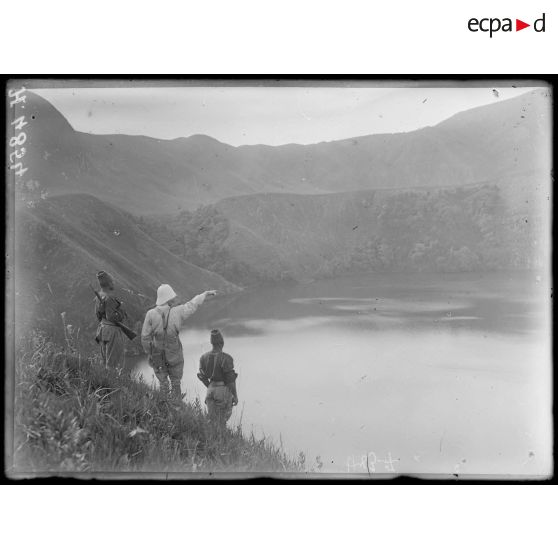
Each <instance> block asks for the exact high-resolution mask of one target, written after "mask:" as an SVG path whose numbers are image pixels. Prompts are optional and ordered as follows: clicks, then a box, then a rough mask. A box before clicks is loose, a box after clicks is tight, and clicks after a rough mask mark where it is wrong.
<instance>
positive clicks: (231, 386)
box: [198, 329, 238, 428]
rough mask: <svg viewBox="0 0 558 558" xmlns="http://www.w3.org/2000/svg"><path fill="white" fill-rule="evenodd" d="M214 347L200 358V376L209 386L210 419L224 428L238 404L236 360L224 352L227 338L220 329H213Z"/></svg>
mask: <svg viewBox="0 0 558 558" xmlns="http://www.w3.org/2000/svg"><path fill="white" fill-rule="evenodd" d="M209 340H210V342H211V345H212V349H211V351H209V352H207V353H205V354H203V355H202V356H201V358H200V373H199V374H198V378H199V379H200V380H201V381H202V382H203V384H204V385H205V386H206V387H207V395H206V397H205V404H206V405H207V412H208V414H209V420H210V421H211V422H213V423H214V424H217V425H219V427H221V428H224V426H225V424H226V423H227V421H228V420H229V418H230V417H231V415H232V408H233V406H234V405H237V404H238V395H237V393H236V378H237V376H238V374H237V373H236V372H235V371H234V362H233V358H232V356H231V355H229V354H227V353H224V352H223V346H224V345H225V340H224V339H223V335H222V334H221V332H220V331H219V330H218V329H213V330H211V334H210V338H209Z"/></svg>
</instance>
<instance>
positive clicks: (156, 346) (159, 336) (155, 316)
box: [141, 285, 217, 402]
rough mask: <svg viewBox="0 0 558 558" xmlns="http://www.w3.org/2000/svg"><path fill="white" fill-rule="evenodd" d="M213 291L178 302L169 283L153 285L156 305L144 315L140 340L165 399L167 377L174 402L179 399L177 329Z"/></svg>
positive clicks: (180, 361)
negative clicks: (155, 290) (157, 286)
mask: <svg viewBox="0 0 558 558" xmlns="http://www.w3.org/2000/svg"><path fill="white" fill-rule="evenodd" d="M216 294H217V291H205V292H203V293H201V294H199V295H197V296H195V297H194V298H193V299H192V300H190V301H189V302H187V303H186V304H179V303H178V296H177V294H176V293H175V292H174V290H173V288H172V287H171V286H170V285H161V286H160V287H159V288H158V289H157V302H156V306H155V308H152V309H151V310H148V311H147V314H146V315H145V320H144V322H143V328H142V330H141V344H142V346H143V350H144V351H145V352H146V353H147V355H148V357H149V365H150V366H152V367H153V370H154V371H155V376H156V377H157V379H158V380H159V383H160V386H161V393H162V394H163V397H164V398H165V399H167V398H168V396H169V379H170V385H171V390H170V391H171V393H172V398H173V399H174V400H175V401H177V402H180V401H181V400H182V392H181V389H180V380H182V375H183V373H184V354H183V352H182V343H181V342H180V337H179V333H180V330H181V328H182V326H183V324H184V321H185V320H186V319H187V318H188V317H189V316H191V315H192V314H193V313H194V312H195V311H196V310H197V309H198V308H199V307H200V306H201V305H202V304H203V303H204V301H205V299H206V297H208V296H215V295H216Z"/></svg>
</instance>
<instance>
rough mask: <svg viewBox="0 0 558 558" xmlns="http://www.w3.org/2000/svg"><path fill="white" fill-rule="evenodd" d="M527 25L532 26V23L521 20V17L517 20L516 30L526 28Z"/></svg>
mask: <svg viewBox="0 0 558 558" xmlns="http://www.w3.org/2000/svg"><path fill="white" fill-rule="evenodd" d="M526 27H531V24H530V23H525V22H524V21H521V20H520V19H516V20H515V30H516V31H521V30H522V29H525V28H526Z"/></svg>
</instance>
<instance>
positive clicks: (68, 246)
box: [15, 194, 240, 328]
mask: <svg viewBox="0 0 558 558" xmlns="http://www.w3.org/2000/svg"><path fill="white" fill-rule="evenodd" d="M100 269H104V270H106V271H108V272H109V273H111V274H112V275H113V276H114V278H115V280H116V284H117V287H118V290H119V294H120V296H121V297H122V298H123V300H124V301H125V302H126V304H127V307H128V310H129V314H130V318H131V320H132V323H135V322H136V321H138V320H143V315H144V312H145V309H146V308H148V307H150V306H153V305H154V302H155V294H156V289H157V287H158V286H159V285H160V284H161V283H170V284H171V285H172V286H173V288H174V289H175V290H176V292H177V293H179V295H180V296H182V297H183V298H190V297H192V296H194V295H195V294H198V293H199V292H202V291H204V290H206V289H210V288H213V289H218V290H219V291H220V292H221V293H223V294H227V293H234V292H238V291H239V290H240V289H239V288H238V287H237V286H235V285H234V284H232V283H230V282H228V281H226V280H225V279H223V278H222V277H221V276H220V275H217V274H216V273H212V272H210V271H206V270H204V269H201V268H199V267H197V266H195V265H192V264H190V263H188V262H187V261H184V260H183V259H181V258H179V257H177V256H176V255H174V254H171V253H170V252H169V251H168V250H167V249H166V248H165V247H164V246H163V245H161V244H159V243H157V242H156V241H155V240H154V239H152V238H151V237H150V236H148V235H146V234H145V233H144V232H142V231H141V230H140V229H139V228H138V227H137V226H136V225H135V224H134V222H133V220H132V219H131V218H130V216H129V215H128V214H127V213H126V212H124V211H123V210H121V209H119V208H117V207H114V206H112V205H110V204H107V203H104V202H102V201H100V200H98V199H97V198H95V197H93V196H89V195H85V194H68V195H62V196H55V197H52V198H49V199H47V200H43V201H41V202H40V203H38V204H37V205H36V206H35V207H31V208H29V207H22V208H19V209H18V211H17V212H16V278H15V279H16V308H17V309H18V312H19V316H18V317H17V320H16V321H17V323H18V325H20V326H23V327H26V326H29V327H33V326H36V325H41V323H42V322H44V323H47V324H50V325H56V324H58V323H60V313H61V312H64V311H65V312H67V315H68V320H69V321H70V323H73V324H77V325H84V324H87V327H89V328H91V327H93V328H94V325H95V319H94V314H93V302H94V295H93V293H92V291H91V289H90V288H89V286H88V284H89V283H91V284H92V285H94V286H95V288H97V282H96V278H95V274H96V272H97V271H98V270H100ZM43 325H44V324H43Z"/></svg>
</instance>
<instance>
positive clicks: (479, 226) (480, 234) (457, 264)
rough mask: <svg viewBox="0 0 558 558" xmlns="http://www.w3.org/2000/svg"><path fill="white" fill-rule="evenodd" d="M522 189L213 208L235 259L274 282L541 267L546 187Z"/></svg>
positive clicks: (244, 201)
mask: <svg viewBox="0 0 558 558" xmlns="http://www.w3.org/2000/svg"><path fill="white" fill-rule="evenodd" d="M525 186H526V187H525V188H524V189H522V188H520V187H519V186H516V185H512V186H511V189H512V190H513V191H514V192H515V195H514V196H510V195H508V192H507V191H506V188H505V185H502V184H500V185H498V184H485V185H476V186H468V187H457V188H443V189H429V190H425V189H420V190H415V189H409V190H389V189H385V190H377V191H372V192H367V191H361V192H347V193H342V194H326V195H312V196H310V195H293V194H261V195H254V196H243V197H237V198H233V199H228V200H223V201H221V202H218V203H217V204H215V208H216V209H217V210H218V211H219V212H220V213H221V214H222V215H223V216H224V217H226V219H227V220H228V221H229V229H230V232H229V235H228V237H227V239H226V241H225V243H224V248H225V249H226V250H227V251H228V253H229V254H230V255H231V257H232V258H234V259H236V260H237V261H241V262H243V263H244V264H246V265H248V266H250V267H251V268H252V269H254V270H255V271H256V272H258V273H260V274H262V275H268V276H269V277H275V278H286V277H293V278H296V279H304V278H311V277H317V276H322V275H335V274H338V273H343V272H346V271H355V270H358V269H365V270H381V271H402V270H407V271H469V270H474V269H485V270H488V269H527V268H540V267H545V266H547V265H548V262H547V261H546V257H547V253H548V252H547V251H548V245H547V244H546V239H547V238H548V234H549V230H550V229H549V215H550V202H549V198H548V197H547V194H549V191H548V182H547V183H546V184H544V183H530V184H529V183H526V184H525ZM510 199H511V200H512V201H513V203H511V202H510Z"/></svg>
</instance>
